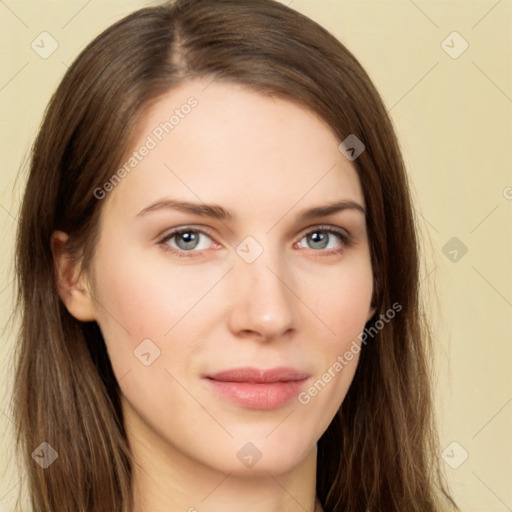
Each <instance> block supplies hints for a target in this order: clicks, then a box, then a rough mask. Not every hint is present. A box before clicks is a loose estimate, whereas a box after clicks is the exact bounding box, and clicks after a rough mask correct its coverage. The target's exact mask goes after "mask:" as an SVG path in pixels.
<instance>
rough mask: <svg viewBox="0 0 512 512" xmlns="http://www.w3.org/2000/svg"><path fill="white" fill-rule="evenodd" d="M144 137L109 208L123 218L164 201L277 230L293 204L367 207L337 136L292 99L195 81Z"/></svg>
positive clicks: (151, 115)
mask: <svg viewBox="0 0 512 512" xmlns="http://www.w3.org/2000/svg"><path fill="white" fill-rule="evenodd" d="M136 135H137V136H136V142H135V143H134V144H133V145H132V147H131V148H129V151H128V152H127V154H126V157H125V161H124V162H123V164H122V166H123V165H124V167H125V169H126V170H127V171H128V172H125V173H124V174H126V177H124V178H123V179H121V180H120V182H119V183H118V184H116V186H115V188H114V190H113V191H112V192H109V196H108V200H107V203H108V204H106V205H104V206H105V208H106V209H113V210H116V212H118V213H119V214H121V213H123V214H125V215H126V214H128V215H132V214H133V215H135V214H136V213H138V212H139V211H140V210H141V209H142V208H144V207H145V206H147V204H148V203H149V202H151V201H155V200H158V199H160V198H163V197H165V196H170V197H173V198H179V199H184V200H193V201H196V202H197V201H204V202H208V203H209V202H213V203H217V204H221V205H223V206H225V207H226V208H228V209H229V210H230V211H233V212H235V213H236V212H240V214H241V215H242V216H243V214H244V213H245V215H249V214H251V212H252V213H253V214H256V215H259V216H260V217H259V218H260V219H262V220H263V219H264V218H265V217H268V219H266V220H267V221H269V222H271V221H275V220H276V219H275V216H276V215H278V214H279V212H280V211H284V210H289V209H290V208H292V207H293V206H294V204H298V205H299V207H307V206H308V205H310V204H315V205H316V204H318V203H319V202H320V203H322V204H323V203H326V202H331V201H336V200H340V199H350V200H353V201H357V202H359V203H360V204H362V205H364V198H363V196H362V191H361V187H360V183H359V178H358V176H357V173H356V171H355V168H354V167H353V165H352V163H351V162H349V161H348V160H347V159H346V158H345V157H344V156H343V155H342V154H341V153H340V151H339V150H338V145H339V140H338V139H337V138H336V136H335V134H334V133H333V131H332V129H331V128H330V127H329V126H328V125H327V124H326V123H325V122H324V121H323V120H322V119H320V118H319V117H318V116H317V115H316V114H315V113H314V112H312V111H311V110H309V109H308V108H306V107H304V106H301V105H299V104H298V103H295V102H292V101H290V100H285V99H282V98H276V97H273V96H266V95H262V94H259V93H256V92H253V91H251V90H249V89H247V88H245V87H243V86H240V85H237V84H226V83H217V82H209V81H206V80H194V81H189V82H186V83H184V84H182V85H180V87H178V88H176V89H173V90H171V91H169V92H168V93H166V94H165V95H163V96H161V97H160V98H159V99H158V101H156V102H155V103H153V104H152V105H151V106H150V107H149V108H148V109H147V110H146V112H145V113H144V115H143V116H142V118H141V121H140V123H139V126H138V127H137V131H136ZM144 148H147V149H144ZM142 153H143V154H144V155H143V156H142Z"/></svg>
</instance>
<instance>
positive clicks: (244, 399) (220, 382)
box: [203, 367, 311, 410]
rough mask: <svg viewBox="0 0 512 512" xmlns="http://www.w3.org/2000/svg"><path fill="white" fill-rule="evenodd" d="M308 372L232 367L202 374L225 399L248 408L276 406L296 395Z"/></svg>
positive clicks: (273, 407) (307, 377)
mask: <svg viewBox="0 0 512 512" xmlns="http://www.w3.org/2000/svg"><path fill="white" fill-rule="evenodd" d="M310 377H311V375H310V374H309V373H305V372H301V371H299V370H296V369H295V368H287V367H277V368H270V369H261V368H252V367H244V368H234V369H231V370H225V371H221V372H218V373H214V374H209V375H205V376H204V377H203V378H204V380H205V381H206V383H207V384H208V385H209V386H210V388H212V389H213V390H214V391H216V392H217V393H219V394H220V395H221V396H223V397H224V398H226V399H227V400H229V401H231V402H233V403H235V404H237V405H239V406H241V407H246V408H249V409H262V410H265V409H276V408H278V407H282V406H284V405H286V404H287V403H289V402H290V401H291V400H292V399H293V398H295V397H296V396H297V395H298V394H299V392H300V390H301V389H302V387H303V386H304V383H305V382H306V380H307V379H309V378H310Z"/></svg>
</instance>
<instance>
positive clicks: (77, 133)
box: [13, 0, 456, 512]
mask: <svg viewBox="0 0 512 512" xmlns="http://www.w3.org/2000/svg"><path fill="white" fill-rule="evenodd" d="M195 77H206V78H208V79H215V80H217V81H221V82H222V81H225V82H232V83H238V84H242V85H245V86H247V87H248V88H250V89H251V90H253V91H255V92H258V93H260V94H269V95H270V94H271V95H276V96H281V97H283V98H287V99H291V100H293V101H296V102H299V103H300V104H303V105H307V106H308V107H309V108H310V109H312V110H313V111H315V112H316V113H317V114H318V115H319V116H320V117H321V118H323V119H324V120H325V121H326V122H327V123H328V124H329V125H330V127H331V128H332V130H333V132H334V133H335V134H336V136H337V137H338V138H339V141H340V142H341V141H343V140H344V139H345V138H346V137H347V136H349V135H350V134H354V135H356V136H357V137H358V138H359V139H360V140H361V141H362V142H363V143H364V145H365V147H366V150H365V151H364V152H363V153H362V154H361V155H360V156H359V158H357V160H356V161H354V165H355V166H356V169H357V172H358V175H359V178H360V181H361V184H362V189H363V192H364V197H365V202H366V205H367V228H368V234H369V243H370V250H371V261H372V268H373V273H374V296H373V303H374V305H375V306H376V307H377V312H376V313H375V316H374V318H373V320H375V318H377V317H380V315H381V314H383V313H385V312H386V311H388V310H390V309H391V308H392V305H393V304H396V303H397V304H399V305H400V306H401V310H400V313H398V314H396V317H395V318H394V319H393V320H392V321H390V322H387V323H386V325H385V326H384V327H383V328H382V329H380V330H379V331H378V332H377V333H376V334H375V336H374V337H373V338H372V340H371V342H369V343H367V344H365V346H364V347H363V350H362V352H361V356H360V360H359V364H358V367H357V371H356V374H355V377H354V380H353V383H352V385H351V387H350V389H349V391H348V394H347V395H346V398H345V400H344V401H343V404H342V406H341V408H340V410H339V412H338V413H337V415H336V416H335V418H334V419H333V421H332V423H331V424H330V426H329V427H328V429H327V430H326V432H325V433H324V435H323V436H322V437H321V439H320V440H319V442H318V464H317V495H318V497H319V499H320V501H321V504H322V506H323V508H324V510H325V511H326V512H327V511H328V512H334V511H336V512H341V511H344V512H363V511H368V512H377V511H379V512H382V511H386V512H393V511H395V512H405V511H407V512H415V511H417V512H434V511H439V510H441V508H442V506H443V503H444V504H446V505H449V506H453V507H454V508H456V505H455V503H454V502H453V500H452V499H451V497H450V496H449V494H448V492H447V490H446V486H445V484H444V482H443V477H442V474H441V470H440V466H439V456H438V454H439V450H438V441H437V435H436V429H435V423H434V418H433V410H432V397H431V388H430V383H429V382H430V373H431V368H430V345H431V343H430V336H429V332H428V328H427V325H426V324H425V323H424V322H423V321H422V310H421V302H420V297H419V290H418V289H419V279H418V274H419V263H418V244H417V236H416V230H415V223H414V216H413V210H412V205H411V200H410V194H409V188H408V183H407V176H406V172H405V169H404V163H403V160H402V156H401V154H400V150H399V146H398V143H397V140H396V136H395V134H394V131H393V128H392V124H391V122H390V119H389V117H388V114H387V111H386V108H385V107H384V105H383V102H382V100H381V99H380V97H379V94H378V92H377V91H376V89H375V88H374V86H373V84H372V82H371V80H370V79H369V77H368V75H367V74H366V72H365V71H364V70H363V68H362V67H361V65H360V64H359V63H358V61H357V60H356V59H355V57H354V56H353V55H352V54H351V53H350V52H349V51H348V50H347V49H346V48H345V47H344V46H343V44H341V43H340V42H339V41H338V40H337V39H336V38H335V37H333V36H332V35H331V34H329V33H328V32H327V31H326V30H325V29H323V28H322V27H320V26H319V25H318V24H316V23H315V22H313V21H312V20H310V19H309V18H307V17H305V16H303V15H301V14H299V13H298V12H296V11H294V10H292V9H290V8H288V7H286V6H284V5H282V4H280V3H278V2H276V1H273V0H248V1H247V0H215V1H212V0H177V1H176V2H172V3H168V4H165V5H161V6H157V7H152V8H144V9H140V10H138V11H136V12H134V13H132V14H131V15H129V16H127V17H125V18H124V19H122V20H120V21H119V22H117V23H115V24H114V25H113V26H111V27H110V28H108V29H107V30H105V31H104V32H103V33H102V34H100V35H99V36H98V37H97V38H96V39H95V40H94V41H92V42H91V43H90V44H89V45H88V46H87V48H85V50H83V52H82V53H81V54H80V55H79V57H78V58H77V59H76V61H75V62H74V63H73V65H72V66H71V67H70V68H69V70H68V71H67V73H66V75H65V76H64V78H63V80H62V82H61V83H60V85H59V87H58V89H57V90H56V92H55V94H54V95H53V97H52V99H51V101H50V104H49V106H48V109H47V111H46V114H45V118H44V121H43V124H42V126H41V129H40V132H39V134H38V136H37V140H36V142H35V145H34V148H33V152H32V159H31V167H30V173H29V176H28V183H27V186H26V191H25V195H24V198H23V203H22V207H21V215H20V223H19V230H18V235H17V246H16V259H15V262H16V274H17V286H18V287H17V292H18V293H17V309H18V310H19V312H20V314H21V324H20V325H21V328H20V333H19V340H18V343H17V351H16V377H15V385H14V391H13V409H14V413H15V421H16V423H17V426H18V436H17V446H18V450H19V453H20V459H22V460H23V463H24V464H25V466H26V470H27V471H28V482H29V492H30V499H31V502H32V506H33V509H34V511H35V512H39V511H54V512H64V511H73V512H93V511H94V512H98V511H109V512H121V511H126V512H131V511H132V510H133V503H132V480H131V475H132V465H131V464H132V462H131V459H130V447H129V445H128V442H127V438H126V434H125V430H124V426H123V416H122V410H121V407H120V400H119V387H118V384H117V382H116V379H115V377H114V374H113V371H112V367H111V365H110V361H109V358H108V355H107V352H106V349H105V344H104V340H103V338H102V335H101V332H100V330H99V327H98V325H97V324H96V323H95V322H79V321H78V320H76V319H75V318H74V317H72V316H71V315H70V314H69V313H68V311H67V310H66V308H65V307H64V305H63V303H62V301H61V300H60V299H59V296H58V292H57V287H56V276H55V272H56V270H55V265H54V261H53V257H52V252H51V247H50V237H51V235H52V233H53V232H54V231H55V230H62V231H64V232H66V233H67V234H68V235H69V242H68V248H69V250H70V252H71V253H72V254H73V255H74V257H76V258H77V261H81V262H82V266H81V268H82V270H83V271H87V269H88V265H89V264H90V262H91V258H92V257H93V255H94V247H95V242H96V240H97V235H98V229H99V228H98V224H99V223H98V220H99V216H100V212H101V206H102V202H101V201H98V200H97V199H96V197H95V194H94V190H95V189H96V188H97V187H98V186H101V185H102V184H104V183H105V182H106V181H107V180H108V179H109V178H110V177H111V176H112V175H113V174H114V173H115V171H116V170H117V169H118V166H119V165H120V164H121V162H122V156H123V154H124V153H125V151H126V150H127V149H128V148H129V147H130V143H131V142H132V141H133V137H134V133H135V132H134V130H135V127H136V126H137V120H138V119H140V116H141V115H142V113H143V112H144V110H145V108H146V107H147V106H148V105H149V103H150V102H153V101H155V100H156V99H158V98H159V97H160V96H161V95H162V94H163V93H165V92H167V91H168V90H170V89H172V88H173V87H175V86H177V85H178V84H180V83H181V82H183V81H185V80H188V79H191V78H195ZM42 441H46V442H47V443H49V445H51V446H52V447H54V448H55V450H56V451H57V452H58V459H57V460H56V461H55V462H54V463H53V464H51V465H50V466H49V467H48V468H47V469H45V470H42V469H41V468H40V467H39V466H38V465H37V464H35V463H34V461H33V460H32V457H31V453H32V452H33V450H34V449H35V448H36V447H37V446H39V445H40V443H41V442H42Z"/></svg>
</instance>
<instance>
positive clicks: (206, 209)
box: [136, 198, 366, 221]
mask: <svg viewBox="0 0 512 512" xmlns="http://www.w3.org/2000/svg"><path fill="white" fill-rule="evenodd" d="M160 210H178V211H182V212H185V213H191V214H193V215H198V216H200V217H210V218H213V219H218V220H221V221H231V220H233V218H234V215H233V214H232V213H231V212H229V211H228V210H226V209H225V208H223V207H222V206H220V205H217V204H206V203H193V202H190V201H179V200H176V199H170V198H165V199H161V200H159V201H157V202H156V203H153V204H151V205H149V206H147V207H146V208H144V209H143V210H141V211H140V212H139V213H138V214H137V215H136V217H143V216H145V215H147V214H148V213H150V212H155V211H160ZM343 210H356V211H359V212H361V213H362V214H363V215H366V210H365V208H364V207H363V206H362V205H360V204H359V203H356V202H355V201H352V200H349V199H343V200H341V201H335V202H333V203H329V204H325V205H322V206H315V207H313V208H308V209H306V210H302V211H301V212H300V213H299V215H298V220H299V221H305V220H309V219H313V218H316V217H327V216H328V215H332V214H334V213H337V212H341V211H343Z"/></svg>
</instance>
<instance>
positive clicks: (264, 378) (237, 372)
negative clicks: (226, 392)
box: [205, 366, 310, 384]
mask: <svg viewBox="0 0 512 512" xmlns="http://www.w3.org/2000/svg"><path fill="white" fill-rule="evenodd" d="M205 377H206V378H207V379H212V380H217V381H221V382H251V383H255V384H258V383H261V384H270V383H272V382H291V381H300V380H304V379H307V378H308V377H310V374H309V373H305V372H301V371H299V370H296V369H295V368H288V367H284V366H281V367H276V368H269V369H262V368H252V367H244V368H233V369H231V370H224V371H221V372H218V373H213V374H208V375H205Z"/></svg>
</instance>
